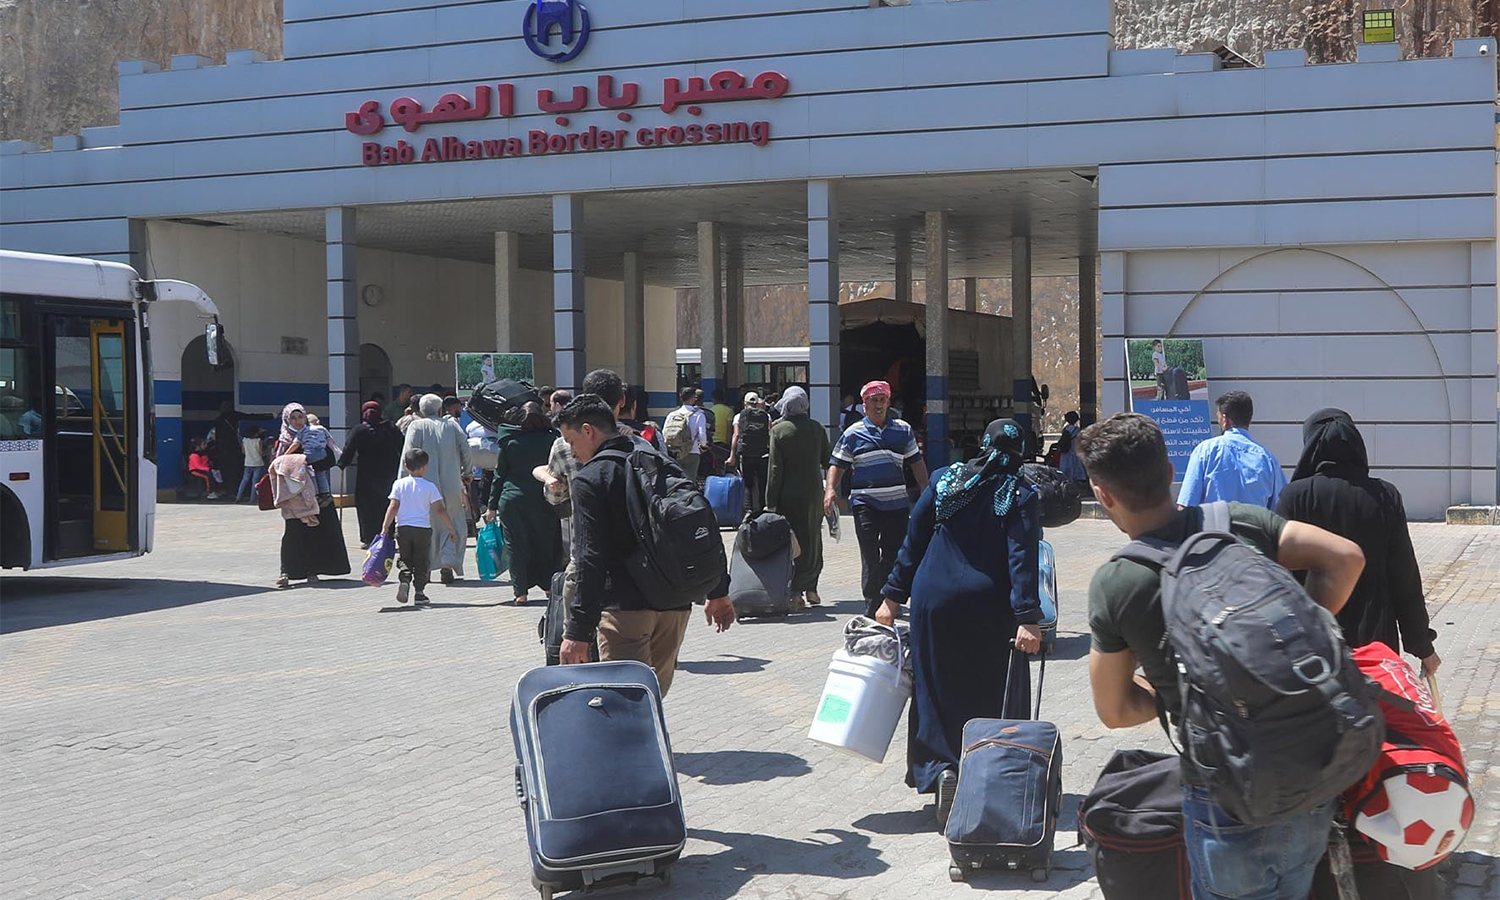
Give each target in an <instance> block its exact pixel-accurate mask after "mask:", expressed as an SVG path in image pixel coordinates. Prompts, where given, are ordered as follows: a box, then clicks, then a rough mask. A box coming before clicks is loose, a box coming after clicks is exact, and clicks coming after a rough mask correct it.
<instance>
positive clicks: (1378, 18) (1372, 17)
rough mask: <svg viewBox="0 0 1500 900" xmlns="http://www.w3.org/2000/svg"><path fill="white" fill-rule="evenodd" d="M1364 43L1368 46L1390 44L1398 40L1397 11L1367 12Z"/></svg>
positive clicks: (1378, 10) (1370, 10) (1380, 10)
mask: <svg viewBox="0 0 1500 900" xmlns="http://www.w3.org/2000/svg"><path fill="white" fill-rule="evenodd" d="M1364 35H1365V37H1364V41H1365V43H1366V44H1389V43H1391V42H1392V41H1394V40H1395V39H1396V11H1395V10H1394V9H1368V10H1365V27H1364Z"/></svg>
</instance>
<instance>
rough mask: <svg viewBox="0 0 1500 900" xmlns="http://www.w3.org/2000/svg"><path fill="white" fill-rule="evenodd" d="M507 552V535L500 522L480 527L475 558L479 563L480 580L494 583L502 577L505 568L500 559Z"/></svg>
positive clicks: (475, 547)
mask: <svg viewBox="0 0 1500 900" xmlns="http://www.w3.org/2000/svg"><path fill="white" fill-rule="evenodd" d="M504 552H505V535H504V534H503V533H502V532H501V531H500V523H499V522H486V523H485V524H483V525H481V526H479V537H477V538H475V540H474V556H475V558H476V561H477V562H478V563H479V580H480V581H494V580H495V579H496V578H499V577H500V573H501V571H503V570H504V566H502V565H501V560H500V557H501V555H502V554H503V553H504Z"/></svg>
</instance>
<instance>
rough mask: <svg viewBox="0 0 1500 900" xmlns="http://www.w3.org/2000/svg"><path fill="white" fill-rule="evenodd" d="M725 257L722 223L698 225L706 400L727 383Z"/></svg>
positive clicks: (700, 331)
mask: <svg viewBox="0 0 1500 900" xmlns="http://www.w3.org/2000/svg"><path fill="white" fill-rule="evenodd" d="M722 269H723V257H722V256H721V255H720V253H719V223H718V222H699V223H698V350H699V357H698V363H699V365H700V366H701V367H702V369H701V371H702V372H703V380H702V382H701V383H700V384H699V387H701V388H703V396H704V397H705V402H706V398H708V397H711V396H713V393H714V388H717V387H721V386H722V385H723V383H724V318H723V315H722V314H723V307H722V306H721V305H720V303H719V292H720V291H721V290H722V286H723V277H722V276H723V273H722Z"/></svg>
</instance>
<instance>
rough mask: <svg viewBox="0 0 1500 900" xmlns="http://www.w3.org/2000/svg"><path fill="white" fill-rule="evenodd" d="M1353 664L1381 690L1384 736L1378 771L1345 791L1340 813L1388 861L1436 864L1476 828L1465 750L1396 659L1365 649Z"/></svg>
mask: <svg viewBox="0 0 1500 900" xmlns="http://www.w3.org/2000/svg"><path fill="white" fill-rule="evenodd" d="M1354 662H1355V663H1356V664H1357V665H1358V666H1359V668H1360V671H1361V672H1363V673H1364V674H1365V675H1366V677H1368V678H1369V679H1370V680H1371V681H1373V682H1375V683H1376V684H1377V685H1379V686H1380V688H1381V689H1382V690H1381V693H1380V695H1379V701H1380V710H1381V712H1382V713H1384V714H1385V722H1386V737H1385V742H1384V743H1383V744H1382V745H1381V748H1380V758H1379V759H1378V760H1376V762H1375V765H1373V766H1372V767H1371V768H1370V771H1369V772H1368V773H1367V774H1366V775H1365V777H1364V778H1362V779H1360V781H1358V782H1357V783H1355V784H1354V785H1353V786H1352V787H1350V788H1349V789H1348V790H1346V791H1345V792H1344V797H1343V799H1344V815H1345V817H1346V818H1347V819H1348V821H1349V823H1350V824H1351V825H1353V826H1354V829H1355V830H1356V831H1358V832H1359V833H1360V834H1362V835H1363V836H1364V837H1365V839H1366V840H1368V841H1369V842H1370V843H1371V844H1372V845H1373V846H1374V848H1375V851H1376V853H1377V854H1378V855H1379V856H1380V858H1381V859H1383V860H1385V861H1386V862H1389V863H1391V864H1393V865H1398V866H1402V867H1404V868H1407V869H1425V868H1427V867H1429V866H1433V865H1436V864H1437V863H1439V862H1442V861H1443V860H1444V859H1446V858H1448V856H1449V854H1451V853H1453V851H1454V850H1456V849H1458V845H1459V844H1461V843H1463V839H1464V836H1465V835H1466V834H1467V833H1468V831H1469V826H1470V825H1472V824H1473V822H1474V798H1473V796H1472V795H1471V794H1470V793H1469V778H1468V775H1467V772H1466V770H1465V769H1464V758H1463V750H1462V749H1461V748H1460V747H1459V745H1458V738H1457V737H1456V736H1455V735H1454V734H1453V727H1452V726H1451V725H1449V724H1448V720H1447V719H1445V718H1443V714H1442V712H1441V711H1439V710H1438V708H1437V705H1436V704H1435V703H1434V702H1433V699H1432V694H1431V692H1429V691H1428V690H1427V686H1426V685H1425V684H1423V683H1422V679H1421V678H1420V677H1419V676H1418V675H1417V673H1416V672H1415V671H1413V669H1412V667H1411V666H1410V665H1408V664H1407V662H1406V661H1405V660H1403V659H1402V658H1401V656H1400V654H1398V653H1396V651H1394V650H1392V649H1391V648H1390V647H1387V646H1386V645H1385V644H1380V643H1375V644H1369V645H1366V646H1364V647H1360V648H1359V649H1357V650H1355V651H1354Z"/></svg>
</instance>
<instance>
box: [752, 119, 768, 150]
mask: <svg viewBox="0 0 1500 900" xmlns="http://www.w3.org/2000/svg"><path fill="white" fill-rule="evenodd" d="M750 143H752V144H754V145H755V146H757V147H764V146H765V145H767V144H769V143H771V123H770V122H753V123H751V125H750Z"/></svg>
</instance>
